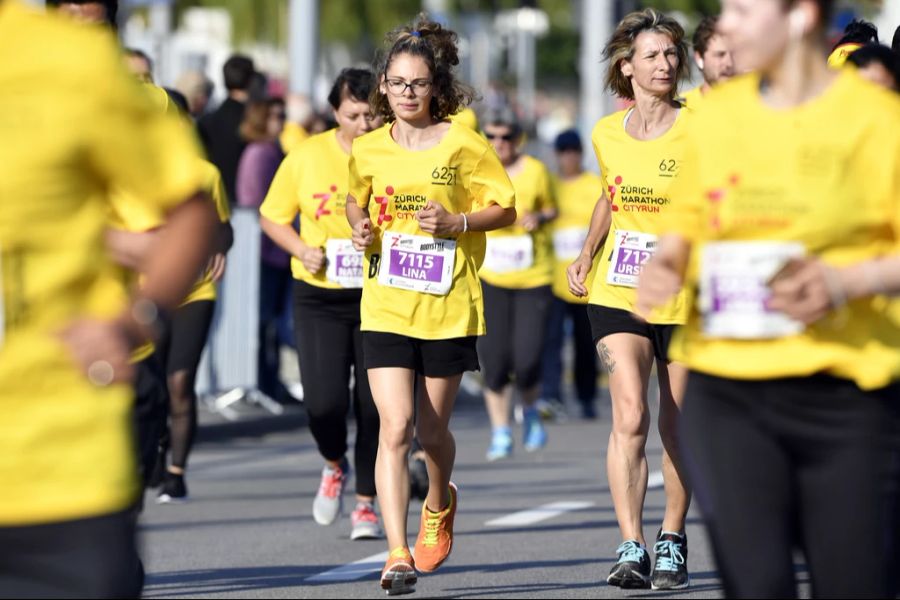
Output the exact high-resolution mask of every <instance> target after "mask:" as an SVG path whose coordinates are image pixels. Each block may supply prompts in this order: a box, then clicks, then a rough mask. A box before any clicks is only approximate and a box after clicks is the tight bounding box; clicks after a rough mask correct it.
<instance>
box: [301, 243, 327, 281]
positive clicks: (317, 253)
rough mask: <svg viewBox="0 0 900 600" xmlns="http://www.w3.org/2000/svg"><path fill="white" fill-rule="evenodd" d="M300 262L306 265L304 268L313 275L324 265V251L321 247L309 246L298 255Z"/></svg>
mask: <svg viewBox="0 0 900 600" xmlns="http://www.w3.org/2000/svg"><path fill="white" fill-rule="evenodd" d="M300 262H302V263H303V266H304V267H306V270H307V271H309V272H310V273H312V274H313V275H315V274H316V273H318V272H319V271H321V270H322V267H323V266H325V253H324V252H322V249H321V248H313V247H309V248H307V249H306V251H305V252H304V253H303V255H302V256H301V257H300Z"/></svg>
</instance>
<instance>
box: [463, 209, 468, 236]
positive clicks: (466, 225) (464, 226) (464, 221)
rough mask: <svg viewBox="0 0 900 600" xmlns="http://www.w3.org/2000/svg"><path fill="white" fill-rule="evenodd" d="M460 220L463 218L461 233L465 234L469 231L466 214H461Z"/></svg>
mask: <svg viewBox="0 0 900 600" xmlns="http://www.w3.org/2000/svg"><path fill="white" fill-rule="evenodd" d="M462 218H463V230H462V232H463V233H466V232H467V231H469V219H468V217H466V213H462Z"/></svg>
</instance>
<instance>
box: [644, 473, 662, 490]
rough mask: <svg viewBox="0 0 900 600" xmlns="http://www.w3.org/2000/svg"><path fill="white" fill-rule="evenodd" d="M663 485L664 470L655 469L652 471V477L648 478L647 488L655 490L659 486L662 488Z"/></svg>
mask: <svg viewBox="0 0 900 600" xmlns="http://www.w3.org/2000/svg"><path fill="white" fill-rule="evenodd" d="M662 486H663V474H662V471H654V472H653V473H650V477H648V478H647V489H648V490H655V489H657V488H661V487H662Z"/></svg>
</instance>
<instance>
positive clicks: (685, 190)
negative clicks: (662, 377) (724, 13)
mask: <svg viewBox="0 0 900 600" xmlns="http://www.w3.org/2000/svg"><path fill="white" fill-rule="evenodd" d="M758 89H759V79H758V77H757V76H745V77H741V78H739V79H736V80H734V81H732V82H729V83H726V84H723V85H722V86H719V87H717V88H716V89H715V90H713V92H711V93H710V95H709V96H708V98H707V103H706V104H705V105H704V108H703V111H701V113H702V114H701V113H698V114H697V118H696V120H695V121H694V122H692V130H691V133H690V136H689V140H688V144H687V145H688V151H689V154H688V156H689V157H691V158H689V162H688V163H686V165H690V168H689V169H688V168H687V167H686V168H685V170H684V172H683V175H682V178H681V180H680V181H679V184H678V186H677V188H676V189H675V190H673V191H672V196H673V198H674V200H675V201H676V202H678V203H679V204H684V205H685V206H686V207H687V208H689V209H690V210H689V211H688V210H686V211H679V214H678V215H677V216H674V217H673V218H672V219H671V220H670V221H669V222H668V223H667V226H668V227H669V228H670V229H673V230H674V231H675V232H677V233H679V234H681V235H683V236H685V237H687V238H688V239H689V240H691V241H692V246H693V249H692V258H691V267H690V269H689V272H688V282H689V286H690V287H692V288H693V287H696V286H697V282H698V276H699V273H700V269H701V256H703V254H704V252H705V251H708V250H717V249H720V248H722V247H724V246H727V244H722V242H745V243H746V244H744V245H746V246H747V247H748V248H760V247H762V248H764V249H765V248H766V247H771V246H772V245H773V243H774V244H777V242H788V241H790V242H799V243H800V244H801V250H803V249H805V250H806V252H808V253H810V254H814V255H816V256H818V257H820V258H821V259H822V260H823V261H824V262H826V263H828V264H831V265H834V266H838V267H839V266H842V265H848V264H851V263H855V262H858V261H862V260H866V259H871V258H874V257H877V256H882V255H887V254H896V253H898V251H900V100H897V98H896V97H894V96H893V95H892V94H890V93H888V92H885V91H883V90H880V89H878V88H876V86H874V85H872V84H870V83H868V82H865V81H863V80H862V79H861V78H860V77H859V76H858V75H857V74H856V72H855V71H854V70H852V69H847V70H843V71H841V72H840V73H839V74H838V76H837V79H836V80H835V82H834V83H833V84H832V85H831V87H830V88H829V89H828V90H827V91H826V92H825V93H824V94H823V95H822V96H820V97H819V98H816V99H815V100H812V101H810V102H809V103H807V104H805V105H803V106H801V107H799V108H795V109H791V110H781V111H779V110H773V109H770V108H768V107H767V106H765V105H764V104H763V103H762V101H761V100H760V96H759V92H758ZM848 107H851V108H852V107H856V108H854V109H849V108H848ZM858 107H865V109H864V110H863V109H858ZM773 141H774V142H773ZM712 243H718V244H719V245H718V246H710V244H712ZM742 246H743V245H742ZM745 253H746V251H745ZM719 255H721V252H719ZM714 260H717V259H716V258H713V257H709V258H707V259H706V265H705V269H706V270H707V271H709V270H710V269H711V268H712V267H714V266H715V265H713V264H712V261H714ZM725 266H726V268H729V269H730V271H731V273H730V274H732V275H733V272H734V271H735V270H736V269H735V268H734V266H733V264H732V265H729V264H726V265H725ZM776 268H777V265H776ZM711 281H712V280H711ZM710 287H711V286H710ZM742 289H744V288H740V289H739V290H738V291H741V290H742ZM763 289H764V288H763ZM709 291H711V292H712V290H709ZM744 291H746V290H744ZM729 294H731V289H726V291H721V290H718V289H717V290H715V291H714V292H713V298H712V302H710V304H709V305H710V307H713V308H711V309H710V312H711V313H713V312H714V311H716V310H720V309H721V308H722V307H723V306H727V305H728V301H729V300H730V299H731V296H730V295H729ZM888 305H889V302H888V301H887V300H886V299H885V298H874V299H872V298H870V299H862V300H858V301H855V302H852V303H851V304H849V305H848V306H846V307H844V308H842V309H839V310H837V311H834V312H832V313H831V314H829V315H828V316H826V318H824V319H823V320H821V321H819V322H818V323H815V324H814V325H812V326H809V327H807V328H806V329H805V330H803V329H802V326H801V327H800V332H799V333H793V334H787V335H783V336H776V337H771V338H770V339H743V340H739V339H734V338H733V337H732V338H730V339H729V338H727V337H717V338H715V339H713V338H711V337H709V336H707V335H704V327H705V325H704V323H705V321H704V319H703V318H702V317H701V315H700V314H699V312H696V311H694V312H692V313H691V315H690V319H689V321H688V324H687V326H686V327H683V328H680V331H679V332H678V333H676V336H675V339H674V340H673V343H672V348H671V350H670V352H671V356H672V358H673V359H674V360H678V361H680V362H683V363H685V364H687V365H688V366H689V367H690V368H691V369H694V370H697V371H702V372H704V373H709V374H711V375H715V376H719V377H727V378H733V379H753V380H759V379H773V378H780V377H798V376H806V375H811V374H814V373H820V372H824V373H828V374H830V375H833V376H836V377H841V378H845V379H851V380H853V381H855V382H856V383H857V384H858V385H859V386H860V387H861V388H863V389H875V388H880V387H883V386H885V385H887V384H889V383H890V382H892V381H896V380H897V379H898V378H900V318H898V317H900V312H898V311H896V309H897V305H896V301H895V302H894V303H893V305H892V306H891V307H890V308H892V309H893V312H891V310H889V307H888ZM699 309H700V306H699V303H698V306H697V310H698V311H699ZM760 312H761V313H763V314H765V311H758V313H760ZM758 313H757V314H758ZM892 317H893V318H892ZM749 318H751V317H745V321H746V320H747V319H749Z"/></svg>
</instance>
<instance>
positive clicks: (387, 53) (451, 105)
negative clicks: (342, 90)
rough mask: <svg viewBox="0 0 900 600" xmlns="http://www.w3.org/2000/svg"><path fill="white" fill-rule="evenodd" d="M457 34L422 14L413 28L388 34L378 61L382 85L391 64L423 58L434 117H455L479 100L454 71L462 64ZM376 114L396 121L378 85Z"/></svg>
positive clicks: (374, 104) (373, 100)
mask: <svg viewBox="0 0 900 600" xmlns="http://www.w3.org/2000/svg"><path fill="white" fill-rule="evenodd" d="M458 39H459V37H458V36H457V35H456V32H454V31H451V30H449V29H445V28H444V27H442V26H441V24H440V23H435V22H434V21H431V20H429V19H428V16H427V15H426V14H425V13H420V14H419V16H418V17H416V19H415V21H413V23H412V24H410V25H403V26H401V27H398V28H396V29H394V30H393V31H391V32H390V33H388V34H387V36H386V37H385V49H384V50H383V51H382V52H381V53H379V55H378V57H377V58H376V60H375V74H376V76H377V77H378V81H379V82H382V81H384V78H385V76H386V75H387V70H388V68H389V67H390V66H391V62H392V61H393V60H394V57H396V56H397V55H399V54H409V55H411V56H418V57H421V58H422V59H423V60H424V61H425V63H426V64H427V65H428V69H429V70H430V71H431V78H432V85H431V89H432V97H431V116H432V118H434V119H436V120H438V121H441V120H443V119H446V118H447V117H449V116H450V115H455V114H456V113H458V112H459V111H461V110H462V109H463V108H465V107H466V106H468V105H469V104H471V103H472V101H473V100H474V99H475V90H474V89H472V88H471V87H469V86H468V85H466V84H464V83H462V82H460V81H458V80H457V79H456V76H455V75H454V73H453V67H455V66H456V65H458V64H459V50H458V48H457V45H456V44H457V40H458ZM369 104H370V105H371V106H372V112H373V113H374V114H376V115H379V116H381V117H382V118H383V119H384V120H385V121H386V122H388V123H390V122H392V121H394V120H396V118H397V117H396V116H395V115H394V111H393V110H391V105H390V103H389V102H388V98H387V96H386V95H385V94H384V93H383V92H382V91H381V86H380V85H376V86H375V87H374V88H373V89H372V93H371V95H370V96H369Z"/></svg>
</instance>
